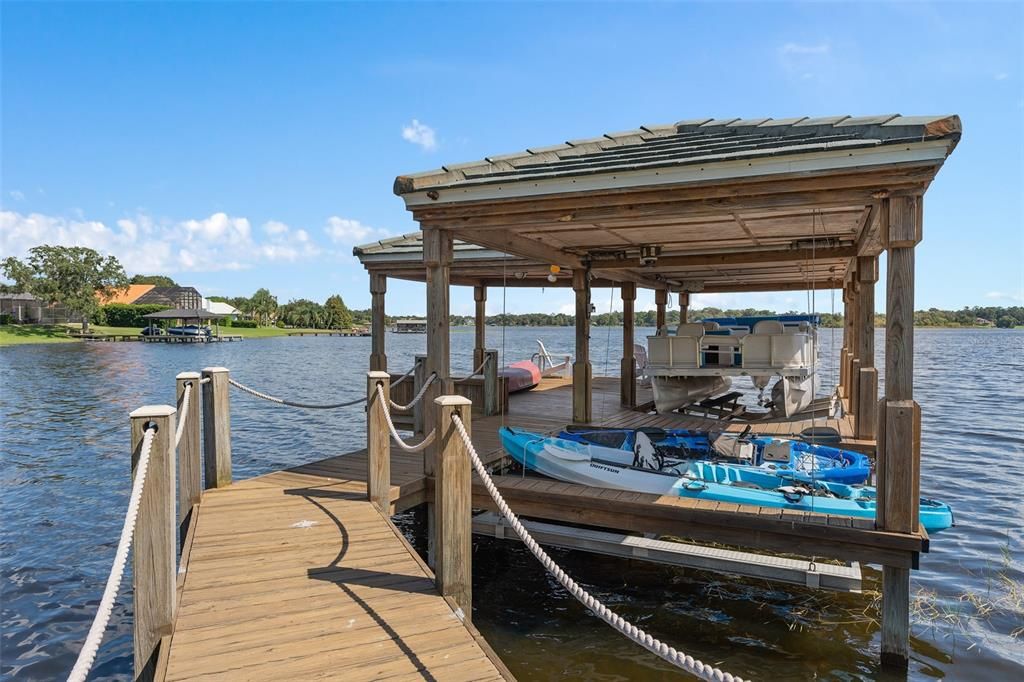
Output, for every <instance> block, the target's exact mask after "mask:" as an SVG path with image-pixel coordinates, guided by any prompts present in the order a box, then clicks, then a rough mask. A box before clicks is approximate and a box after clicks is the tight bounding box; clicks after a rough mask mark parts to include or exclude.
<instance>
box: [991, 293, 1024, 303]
mask: <svg viewBox="0 0 1024 682" xmlns="http://www.w3.org/2000/svg"><path fill="white" fill-rule="evenodd" d="M985 298H990V299H995V300H997V301H1015V302H1017V303H1021V302H1024V291H1018V292H1017V293H1011V292H1006V291H990V292H988V293H987V294H985Z"/></svg>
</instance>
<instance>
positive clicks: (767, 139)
mask: <svg viewBox="0 0 1024 682" xmlns="http://www.w3.org/2000/svg"><path fill="white" fill-rule="evenodd" d="M959 138H960V120H959V118H958V117H957V116H900V115H883V116H866V117H849V116H835V117H826V118H790V119H781V120H776V119H768V118H759V119H694V120H687V121H680V122H678V123H675V124H669V125H652V126H642V127H640V128H637V129H636V130H628V131H623V132H616V133H608V134H606V135H602V136H599V137H593V138H586V139H579V140H571V141H568V142H564V143H561V144H555V145H550V146H543V147H531V148H529V149H527V150H525V151H522V152H518V153H512V154H502V155H496V156H489V157H486V158H484V159H481V160H479V161H472V162H468V163H459V164H451V165H446V166H442V167H441V168H439V169H436V170H433V171H427V172H422V173H416V174H409V175H400V176H398V177H397V178H396V180H395V184H394V191H395V194H397V195H398V196H399V197H400V198H401V199H402V200H403V201H404V202H405V205H406V207H407V209H408V210H409V211H410V212H411V213H412V215H413V217H414V218H415V220H416V221H417V222H418V223H419V225H420V228H421V232H420V233H419V234H416V235H406V236H404V237H400V238H397V239H393V240H385V241H382V242H379V243H375V244H371V245H367V246H363V247H357V248H356V249H355V255H356V256H358V257H359V258H360V259H361V261H362V263H363V265H364V266H365V267H366V268H367V270H368V271H369V274H370V290H371V294H372V335H373V353H372V355H371V359H370V367H371V369H373V370H386V369H387V355H386V348H385V338H386V337H385V335H384V314H385V308H384V305H385V304H384V300H385V292H386V290H387V278H388V277H397V278H402V279H409V280H416V281H422V282H425V283H426V310H427V329H426V331H427V355H426V357H425V358H424V363H425V367H424V371H425V373H426V374H427V375H429V374H434V373H436V375H437V376H438V377H440V379H441V380H440V381H438V382H434V383H433V384H432V385H430V386H427V387H426V388H425V389H424V390H425V391H426V395H427V398H428V399H427V400H424V401H423V403H424V405H425V408H424V409H425V410H427V411H428V412H429V411H431V410H433V409H435V408H434V400H433V399H434V398H436V397H437V396H441V395H447V394H450V393H452V392H453V380H452V377H451V371H450V367H451V357H450V351H449V329H448V324H449V295H450V291H449V290H450V286H451V285H453V284H454V285H461V286H472V287H474V298H475V300H476V302H477V306H476V323H477V337H476V348H475V350H474V358H473V366H474V367H476V366H477V365H478V364H479V362H480V359H481V358H482V357H483V354H484V352H485V348H484V343H485V339H484V334H483V324H482V322H483V318H484V308H485V302H486V299H487V292H488V289H489V288H494V287H508V286H516V287H518V286H571V287H572V289H573V291H574V292H575V297H576V318H575V320H576V321H575V324H576V344H575V356H574V357H575V362H574V364H573V374H572V384H571V401H569V402H570V403H571V410H568V411H567V413H566V414H564V419H565V420H566V421H568V420H572V421H574V422H578V423H593V422H594V421H595V419H594V416H595V413H594V407H593V405H594V394H595V387H597V388H599V389H601V388H607V383H608V382H607V381H606V380H600V379H595V377H594V376H593V370H592V364H591V358H590V343H589V339H590V311H591V293H592V290H593V289H594V288H596V287H600V286H604V287H608V286H610V287H615V288H617V289H618V290H619V292H620V295H621V298H622V305H623V312H624V319H625V324H624V329H623V344H622V350H623V352H622V358H621V379H620V381H619V384H620V385H619V399H620V403H621V405H622V407H623V408H624V409H625V410H629V409H630V408H632V407H634V406H635V405H636V404H637V387H636V381H635V363H634V358H633V335H634V329H633V315H632V313H633V308H634V301H635V299H636V290H637V288H638V287H640V288H647V289H650V290H653V291H654V292H655V300H656V304H657V310H658V326H659V327H661V326H663V325H664V316H665V307H666V305H667V304H668V302H669V300H670V296H678V300H679V304H680V306H681V309H682V312H683V313H684V315H685V312H686V309H687V306H688V304H689V296H690V295H691V294H693V293H698V292H707V293H712V292H756V291H809V290H829V289H833V290H841V292H842V301H843V305H844V315H845V320H846V324H845V327H844V330H843V344H842V351H841V362H840V377H839V386H838V387H837V395H838V396H839V398H840V399H841V401H842V407H843V410H842V414H843V416H842V417H841V418H840V419H838V420H836V421H835V424H836V425H837V426H838V427H839V428H840V431H841V432H842V434H843V436H844V439H845V441H846V443H847V445H850V446H855V447H859V448H860V449H862V450H864V451H866V452H870V453H873V454H875V456H876V471H877V483H878V498H879V499H878V509H877V518H876V519H875V521H874V522H863V523H862V522H859V521H855V520H850V519H840V518H826V519H823V518H816V517H820V516H821V515H816V514H790V513H787V512H782V513H778V512H775V513H772V514H764V513H763V510H762V511H761V513H758V510H757V509H753V510H752V509H745V508H742V507H737V506H736V505H732V507H730V508H726V505H718V508H716V509H709V508H705V507H701V506H700V505H696V506H692V505H691V506H690V507H689V508H687V509H683V508H682V506H681V505H675V506H673V507H672V512H671V513H667V512H666V506H665V505H663V504H657V503H656V504H646V505H645V504H642V503H633V502H630V503H629V504H626V503H623V504H621V505H618V506H617V505H616V504H615V503H614V502H610V503H608V504H607V505H593V506H588V505H587V502H586V500H585V499H584V498H583V497H580V496H579V491H575V490H571V488H572V486H568V485H566V484H557V485H553V486H548V487H547V488H546V489H545V491H544V494H543V495H542V496H538V495H534V496H531V495H529V494H521V495H517V494H516V492H515V491H514V490H512V489H511V488H510V489H508V490H507V491H506V490H505V489H503V492H506V498H507V499H510V503H512V504H513V506H514V507H515V508H516V509H517V511H518V512H519V513H521V514H525V515H529V516H533V517H537V518H542V519H550V520H554V521H571V522H575V523H584V524H589V525H594V526H602V527H610V528H620V529H622V530H625V531H634V532H635V531H642V532H655V533H658V532H672V531H673V530H675V531H679V530H680V529H681V528H682V527H683V526H684V525H685V527H686V532H685V533H684V534H685V535H687V536H689V537H697V538H700V537H704V538H706V539H720V540H721V539H723V538H726V539H727V541H728V542H730V543H734V544H738V545H742V546H746V547H751V548H762V549H769V550H783V551H787V552H791V553H796V554H802V555H805V556H819V557H824V556H829V557H837V558H843V559H854V560H858V561H862V562H865V563H872V564H880V565H882V566H883V567H884V571H883V574H884V587H883V609H882V658H883V661H884V662H886V663H889V664H894V665H897V666H905V665H906V663H907V656H908V651H907V640H908V627H909V582H910V570H911V569H913V568H916V567H917V565H918V560H919V559H918V558H919V555H920V553H922V552H926V551H927V549H928V543H929V539H928V537H927V533H926V532H925V531H924V530H923V529H922V528H920V527H919V524H918V519H917V514H916V510H917V502H916V500H917V499H918V497H919V488H920V436H919V432H920V407H919V406H918V404H917V403H916V402H914V391H913V342H914V331H913V309H914V263H915V247H916V245H917V244H918V243H919V242H920V240H921V239H922V236H923V225H924V219H923V215H924V195H925V192H926V191H927V189H928V186H929V184H930V183H931V181H932V179H933V178H934V177H935V174H936V173H937V172H938V171H939V169H940V168H941V166H942V164H943V163H944V162H945V160H946V158H947V157H948V156H949V155H950V153H951V152H952V151H953V149H954V148H955V146H956V144H957V142H958V141H959ZM883 253H884V254H886V258H887V286H886V301H885V312H886V329H885V348H884V356H885V368H884V369H885V377H886V381H885V393H884V395H882V396H879V395H878V376H879V368H876V367H875V347H874V339H875V336H874V312H875V309H876V301H875V284H876V282H877V280H878V276H879V257H880V256H881V255H882V254H883ZM552 266H556V267H552ZM549 275H554V277H550V278H549ZM552 280H553V281H552ZM536 402H537V404H538V405H539V404H541V403H543V405H544V408H543V409H544V410H545V414H546V415H547V416H548V417H553V416H554V415H551V414H550V407H551V401H550V400H540V399H538V400H537V401H536ZM520 404H521V405H523V409H524V410H527V411H530V407H529V405H530V401H529V400H526V399H524V400H523V401H522V402H521V403H520ZM515 409H516V405H515V403H513V404H512V406H511V407H510V413H509V415H508V417H509V418H514V417H515V416H516V415H515ZM540 413H541V412H540V411H538V412H536V413H535V414H540ZM659 417H660V421H659V422H658V423H659V425H662V426H681V425H683V423H682V420H684V418H683V417H681V416H680V417H676V416H674V415H661V416H659ZM425 420H426V423H428V424H432V423H434V420H433V417H432V416H430V415H429V414H428V416H427V417H426V418H425ZM674 420H675V421H674ZM604 421H605V422H607V421H608V420H604ZM620 421H621V420H620ZM626 421H628V420H626ZM793 426H794V425H793V424H789V425H785V426H783V427H778V426H775V427H770V426H764V425H762V426H758V427H757V428H759V429H765V428H767V429H773V428H774V429H775V431H769V432H776V433H784V432H790V431H792V430H793ZM478 428H479V426H478ZM474 440H475V437H474ZM434 450H435V448H434V447H431V448H427V451H426V454H425V458H424V468H423V470H424V472H425V474H426V476H427V482H428V488H429V484H430V481H431V480H432V477H433V473H434V471H435V467H436V462H435V461H434V458H435V456H436V455H435V453H434ZM477 503H480V505H481V506H488V505H487V504H486V503H487V499H486V496H485V495H482V496H477V495H475V496H474V505H476V504H477ZM602 507H605V508H602ZM607 507H611V508H612V510H611V511H610V510H609V509H608V508H607ZM725 529H728V530H727V531H726V530H725Z"/></svg>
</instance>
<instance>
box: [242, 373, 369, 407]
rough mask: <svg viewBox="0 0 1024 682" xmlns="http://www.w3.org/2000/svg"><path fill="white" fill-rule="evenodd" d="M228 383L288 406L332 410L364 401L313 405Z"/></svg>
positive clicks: (359, 399)
mask: <svg viewBox="0 0 1024 682" xmlns="http://www.w3.org/2000/svg"><path fill="white" fill-rule="evenodd" d="M228 383H229V384H231V385H232V386H234V387H235V388H237V389H238V390H240V391H243V392H245V393H248V394H249V395H252V396H256V397H257V398H262V399H263V400H267V401H269V402H272V403H277V404H278V405H287V406H288V407H301V408H303V409H306V410H334V409H337V408H339V407H351V406H353V405H358V404H359V403H363V402H366V398H357V399H356V400H350V401H348V402H345V403H330V404H328V405H314V404H311V403H300V402H296V401H294V400H285V399H284V398H278V397H276V396H272V395H268V394H267V393H261V392H260V391H257V390H256V389H254V388H250V387H248V386H246V385H244V384H240V383H238V382H237V381H235V380H234V379H231V378H229V379H228Z"/></svg>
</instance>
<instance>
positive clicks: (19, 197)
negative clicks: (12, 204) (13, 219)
mask: <svg viewBox="0 0 1024 682" xmlns="http://www.w3.org/2000/svg"><path fill="white" fill-rule="evenodd" d="M8 194H10V195H11V198H12V199H14V200H15V201H24V200H25V193H24V192H22V191H21V190H17V189H12V190H11V191H10V192H8Z"/></svg>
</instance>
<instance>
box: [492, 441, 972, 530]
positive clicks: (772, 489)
mask: <svg viewBox="0 0 1024 682" xmlns="http://www.w3.org/2000/svg"><path fill="white" fill-rule="evenodd" d="M498 435H499V436H500V437H501V442H502V445H503V446H504V448H505V450H506V451H507V452H508V453H509V455H511V456H512V458H513V459H514V460H516V461H517V462H519V463H520V464H522V465H523V466H524V467H525V468H527V469H529V470H531V471H536V472H538V473H541V474H544V475H546V476H550V477H551V478H554V479H557V480H560V481H565V482H566V483H577V484H580V485H588V486H593V487H598V488H613V489H617V490H632V491H636V492H642V493H653V494H656V495H669V496H677V497H686V498H691V499H700V500H708V501H713V502H731V503H735V504H744V505H756V506H759V507H770V508H775V509H791V510H795V511H805V512H817V513H821V514H834V515H836V516H851V517H856V518H862V519H872V520H874V518H875V497H876V492H875V489H874V488H872V487H869V486H860V485H847V484H843V483H832V482H827V481H820V480H819V481H814V482H802V481H795V480H793V479H792V478H784V477H781V476H777V475H775V474H773V473H771V472H770V471H767V470H765V469H761V468H757V467H749V466H735V465H732V464H717V463H712V462H707V461H690V462H686V463H682V464H680V465H679V468H677V469H674V470H671V471H669V470H652V469H645V468H642V467H635V466H631V465H629V464H623V463H622V461H621V459H622V457H621V455H622V452H623V451H622V450H620V449H618V448H608V447H603V446H600V445H594V444H592V443H585V442H579V441H574V440H565V439H561V438H548V437H545V436H543V435H540V434H537V433H532V432H530V431H522V430H520V429H513V428H508V427H502V428H500V429H499V430H498ZM919 514H920V519H921V525H922V526H923V527H924V528H925V529H926V530H927V531H929V532H935V531H939V530H943V529H945V528H949V527H950V526H952V525H953V512H952V510H951V509H950V507H949V505H947V504H945V503H943V502H938V501H935V500H929V499H925V498H921V500H920V507H919Z"/></svg>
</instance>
